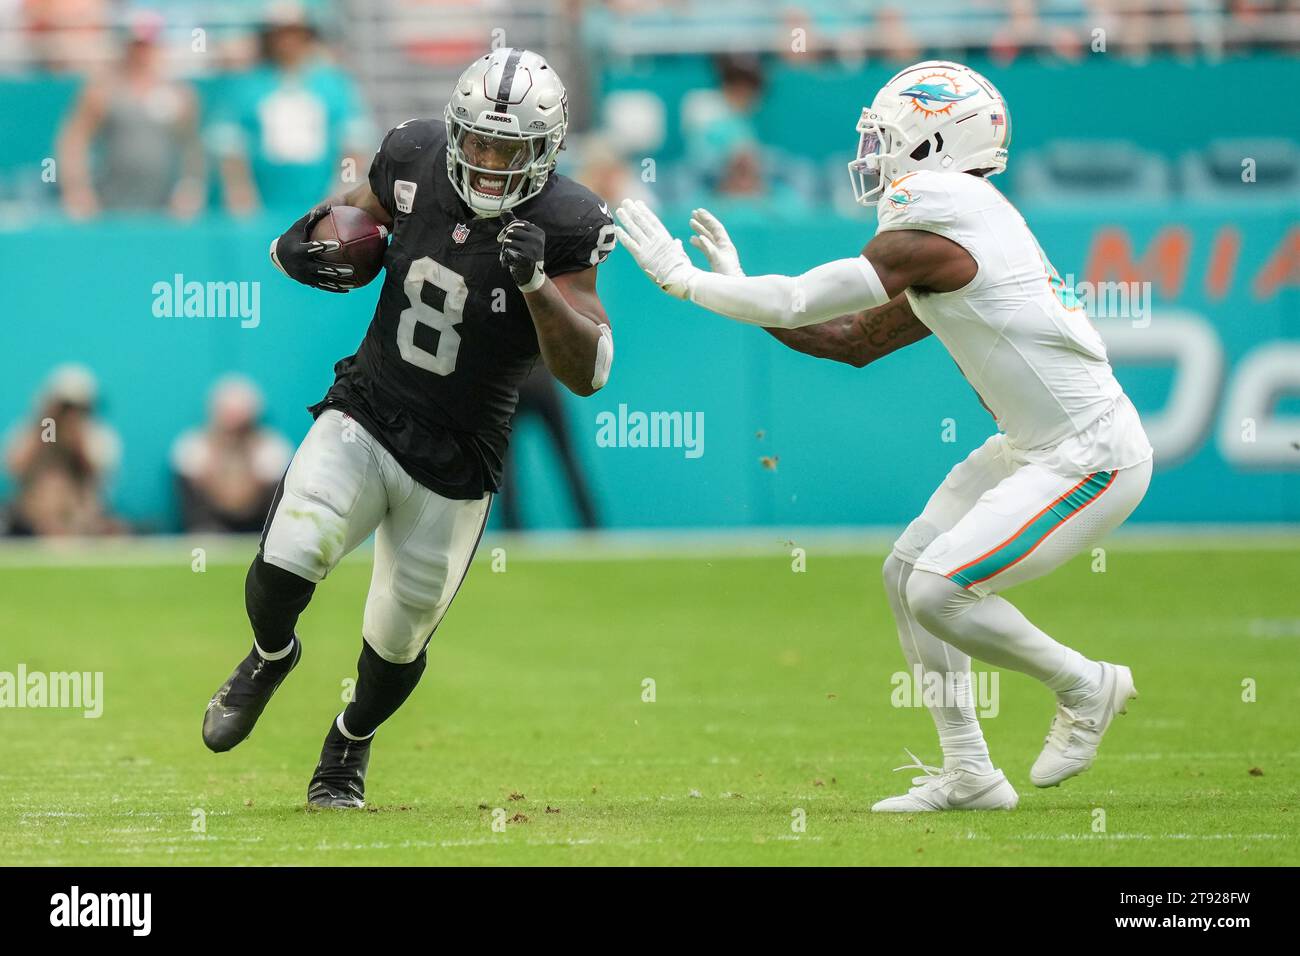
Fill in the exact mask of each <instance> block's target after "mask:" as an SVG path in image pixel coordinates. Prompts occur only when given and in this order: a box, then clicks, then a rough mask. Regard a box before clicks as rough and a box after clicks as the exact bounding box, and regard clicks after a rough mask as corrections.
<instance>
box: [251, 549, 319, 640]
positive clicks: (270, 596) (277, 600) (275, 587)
mask: <svg viewBox="0 0 1300 956" xmlns="http://www.w3.org/2000/svg"><path fill="white" fill-rule="evenodd" d="M315 590H316V585H315V584H313V583H312V582H311V581H308V580H307V579H306V578H300V577H299V576H298V575H296V574H294V573H293V572H292V571H286V570H284V569H283V568H277V567H276V566H275V565H273V564H267V563H266V562H265V561H263V560H262V556H261V555H260V554H259V555H258V556H257V557H255V558H254V559H253V563H252V565H251V566H250V567H249V569H248V577H246V578H245V579H244V606H245V607H247V608H248V620H249V622H250V623H251V624H252V625H253V639H254V640H256V641H257V646H258V647H259V648H261V649H262V651H263V652H265V653H267V654H274V653H275V652H276V651H282V650H284V649H285V648H286V647H288V646H289V642H290V641H292V640H293V629H294V626H295V625H296V624H297V623H298V615H299V614H301V613H302V612H303V608H305V607H306V606H307V603H308V602H309V601H310V600H311V596H312V593H313V592H314V591H315Z"/></svg>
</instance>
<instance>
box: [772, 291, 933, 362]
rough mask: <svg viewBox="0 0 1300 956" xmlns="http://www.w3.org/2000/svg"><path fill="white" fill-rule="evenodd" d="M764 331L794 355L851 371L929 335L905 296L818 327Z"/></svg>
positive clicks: (843, 316) (840, 317)
mask: <svg viewBox="0 0 1300 956" xmlns="http://www.w3.org/2000/svg"><path fill="white" fill-rule="evenodd" d="M764 331H766V332H769V333H771V335H772V336H773V337H774V338H776V339H777V341H779V342H781V343H783V344H784V345H787V346H789V347H790V348H792V349H794V350H795V351H796V352H803V353H804V354H805V355H811V356H813V357H814V358H824V359H831V360H832V361H835V362H844V363H845V364H847V365H852V366H854V367H855V368H862V367H863V366H865V365H869V364H871V363H872V362H874V361H875V360H876V359H879V358H884V357H885V356H886V355H888V354H890V353H891V352H897V351H898V350H899V349H901V348H902V347H903V346H905V345H911V344H912V343H913V342H919V341H921V339H923V338H925V337H926V336H927V335H929V334H930V330H929V329H927V328H926V327H925V326H924V325H923V324H921V320H920V319H918V318H917V317H916V316H915V315H913V314H912V306H911V304H910V303H909V302H908V301H907V296H906V295H898V296H895V297H894V298H893V300H892V301H891V302H890V303H889V304H888V305H882V306H880V307H879V308H877V309H869V310H867V311H866V312H858V313H856V314H854V315H841V316H839V317H838V318H834V319H831V320H830V321H828V322H822V323H821V324H819V325H807V326H804V327H803V328H800V329H765V330H764Z"/></svg>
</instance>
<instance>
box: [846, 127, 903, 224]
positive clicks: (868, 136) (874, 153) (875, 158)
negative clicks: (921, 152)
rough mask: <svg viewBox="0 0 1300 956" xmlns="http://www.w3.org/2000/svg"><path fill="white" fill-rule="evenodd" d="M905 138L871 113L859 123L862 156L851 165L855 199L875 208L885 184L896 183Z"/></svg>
mask: <svg viewBox="0 0 1300 956" xmlns="http://www.w3.org/2000/svg"><path fill="white" fill-rule="evenodd" d="M901 140H902V137H901V136H900V135H898V134H897V132H896V131H895V130H893V129H892V127H891V126H890V125H889V124H882V123H881V122H880V120H879V119H877V118H875V117H873V116H872V113H871V110H870V109H864V110H863V111H862V118H861V119H859V120H858V152H857V155H856V156H855V157H854V158H853V159H851V160H850V161H849V163H848V167H849V180H850V182H851V183H852V184H853V198H854V199H856V200H857V201H858V203H860V204H861V205H863V206H874V205H875V204H876V202H878V201H879V199H880V193H881V191H882V190H883V189H884V188H885V184H886V183H888V182H889V181H890V180H892V179H894V178H895V176H896V171H897V162H898V152H899V150H900V148H901V146H895V144H899V143H901Z"/></svg>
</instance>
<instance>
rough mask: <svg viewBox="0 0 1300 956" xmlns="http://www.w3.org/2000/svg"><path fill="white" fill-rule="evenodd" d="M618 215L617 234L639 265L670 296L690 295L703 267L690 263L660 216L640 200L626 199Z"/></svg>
mask: <svg viewBox="0 0 1300 956" xmlns="http://www.w3.org/2000/svg"><path fill="white" fill-rule="evenodd" d="M616 215H617V216H618V221H619V223H620V224H621V225H617V226H615V227H614V235H615V236H617V237H618V241H619V242H620V243H622V244H623V247H624V248H625V249H627V251H628V252H630V253H632V258H633V259H635V260H636V264H637V265H639V266H640V267H641V268H642V269H643V270H644V271H645V274H646V275H648V276H649V277H650V278H651V279H652V280H654V283H655V284H656V285H657V286H659V288H661V289H663V290H664V291H665V292H667V293H668V294H669V295H671V296H674V297H675V298H678V299H685V298H687V297H688V296H689V295H690V281H691V279H692V278H693V277H694V276H695V275H696V274H697V273H698V272H699V271H700V270H699V269H697V268H696V267H695V266H694V265H692V264H691V260H690V257H689V256H687V255H686V250H685V249H683V248H682V241H681V240H680V239H674V238H673V237H672V236H671V235H670V234H669V232H668V230H667V229H665V228H664V224H663V223H662V222H660V221H659V217H658V216H656V215H655V214H654V213H653V212H651V211H650V207H649V206H647V205H646V204H645V203H643V202H640V201H639V200H632V199H624V200H623V203H622V205H620V206H619V207H618V209H617V211H616Z"/></svg>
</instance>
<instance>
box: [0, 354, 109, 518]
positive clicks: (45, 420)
mask: <svg viewBox="0 0 1300 956" xmlns="http://www.w3.org/2000/svg"><path fill="white" fill-rule="evenodd" d="M97 402H98V386H97V385H96V382H95V377H94V375H93V374H91V372H90V371H89V370H88V369H86V368H83V367H82V366H79V365H64V366H61V367H59V368H57V369H55V370H54V372H53V373H52V374H51V375H50V378H49V380H48V382H47V383H46V386H45V388H44V389H43V391H42V394H41V396H40V398H39V400H38V402H37V416H36V421H35V422H34V423H27V424H20V425H17V426H15V427H14V428H13V429H12V430H11V432H10V435H9V439H8V441H7V442H6V445H5V464H6V466H7V468H8V470H9V474H10V476H11V477H12V478H13V481H14V483H15V485H16V486H17V489H18V490H17V493H16V495H15V496H14V500H13V502H12V503H11V505H10V508H9V513H8V516H7V517H8V522H7V524H8V528H7V530H8V533H10V534H15V535H41V536H45V535H65V534H106V533H111V532H118V531H122V530H124V526H123V524H122V523H121V522H120V521H118V520H116V519H114V518H112V517H110V516H109V515H108V512H107V508H106V506H105V503H104V498H105V488H106V486H107V483H108V479H109V477H110V476H111V474H112V472H113V471H114V470H115V469H116V467H117V463H118V460H119V458H120V456H121V445H120V442H119V441H118V437H117V434H116V432H114V431H113V430H112V429H111V428H109V427H108V426H107V425H105V424H103V423H102V422H100V421H99V420H98V419H97V418H96V417H95V406H96V404H97Z"/></svg>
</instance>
